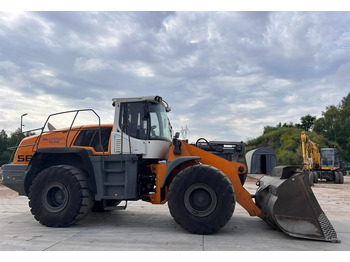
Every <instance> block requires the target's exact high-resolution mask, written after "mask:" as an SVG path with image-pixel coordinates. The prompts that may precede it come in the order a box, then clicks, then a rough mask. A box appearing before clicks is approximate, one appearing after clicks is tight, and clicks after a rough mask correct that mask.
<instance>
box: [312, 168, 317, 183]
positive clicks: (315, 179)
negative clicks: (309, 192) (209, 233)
mask: <svg viewBox="0 0 350 262" xmlns="http://www.w3.org/2000/svg"><path fill="white" fill-rule="evenodd" d="M313 175H314V183H315V184H316V183H318V173H317V172H316V171H314V172H313Z"/></svg>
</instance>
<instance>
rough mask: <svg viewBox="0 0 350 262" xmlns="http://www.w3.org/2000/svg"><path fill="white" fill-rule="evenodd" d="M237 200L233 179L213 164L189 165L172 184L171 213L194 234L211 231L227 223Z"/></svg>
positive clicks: (170, 193) (182, 225)
mask: <svg viewBox="0 0 350 262" xmlns="http://www.w3.org/2000/svg"><path fill="white" fill-rule="evenodd" d="M235 203H236V199H235V193H234V189H233V186H232V184H231V182H230V181H229V179H228V178H227V177H226V175H225V174H223V173H222V172H221V171H220V170H218V169H216V168H214V167H212V166H207V165H194V166H190V167H187V168H185V169H184V170H182V171H181V172H180V173H179V174H178V175H177V176H176V177H175V178H174V180H173V181H172V183H171V184H170V187H169V192H168V206H169V210H170V213H171V215H172V216H173V218H174V220H175V221H176V222H177V223H178V224H179V225H180V226H181V227H182V228H184V229H185V230H187V231H189V232H191V233H194V234H212V233H215V232H216V231H218V230H219V229H220V228H221V227H223V226H224V225H226V223H227V222H228V221H229V220H230V219H231V217H232V214H233V211H234V208H235Z"/></svg>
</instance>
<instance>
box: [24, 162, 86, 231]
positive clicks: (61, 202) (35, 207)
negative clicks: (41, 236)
mask: <svg viewBox="0 0 350 262" xmlns="http://www.w3.org/2000/svg"><path fill="white" fill-rule="evenodd" d="M28 197H29V206H30V207H31V212H32V214H33V215H34V217H35V219H36V220H37V221H39V222H40V223H41V224H43V225H45V226H48V227H67V226H70V225H72V224H74V223H75V222H77V221H79V220H81V219H83V218H84V217H85V216H86V215H87V214H88V212H90V210H91V207H92V203H93V199H92V198H93V197H92V193H91V191H90V190H89V188H88V184H87V178H86V175H85V174H84V172H82V171H81V170H80V169H78V168H76V167H73V166H66V165H60V166H52V167H49V168H47V169H44V170H43V171H42V172H40V173H39V174H38V175H37V177H36V178H35V179H34V181H33V184H32V186H31V187H30V190H29V196H28Z"/></svg>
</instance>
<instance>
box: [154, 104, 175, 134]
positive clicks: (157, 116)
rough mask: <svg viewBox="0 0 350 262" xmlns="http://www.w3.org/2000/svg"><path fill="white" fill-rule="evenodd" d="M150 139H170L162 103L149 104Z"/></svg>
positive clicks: (168, 126) (167, 121)
mask: <svg viewBox="0 0 350 262" xmlns="http://www.w3.org/2000/svg"><path fill="white" fill-rule="evenodd" d="M149 109H150V118H151V128H150V139H157V140H169V141H171V130H170V125H169V119H168V116H167V113H166V111H165V107H164V106H163V105H162V104H153V103H152V104H150V105H149Z"/></svg>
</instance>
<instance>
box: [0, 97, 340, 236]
mask: <svg viewBox="0 0 350 262" xmlns="http://www.w3.org/2000/svg"><path fill="white" fill-rule="evenodd" d="M113 106H114V108H115V114H114V123H113V124H110V125H102V124H101V122H100V117H99V116H98V115H97V113H96V112H95V111H94V110H93V109H82V110H73V111H67V112H61V113H57V114H52V115H50V116H49V117H48V118H47V120H46V122H45V123H44V125H43V127H41V128H39V129H37V130H39V131H40V134H36V135H33V136H31V137H26V138H24V139H23V140H22V141H20V143H19V144H18V145H17V146H16V147H15V148H13V149H14V155H13V158H12V160H11V161H10V163H9V164H6V165H3V166H2V169H3V184H4V185H6V186H7V187H9V188H12V189H14V190H16V191H17V192H18V193H19V194H20V195H25V196H28V199H29V206H30V210H31V213H32V214H33V215H34V218H35V219H36V220H37V221H39V222H40V223H41V224H43V225H45V226H48V227H67V226H70V225H72V224H74V223H76V222H78V221H80V220H81V219H83V218H84V217H85V216H86V215H87V214H88V213H89V212H90V211H91V210H92V211H104V210H113V209H125V208H126V206H127V205H126V204H125V205H122V204H121V203H127V201H138V200H142V201H147V202H150V203H152V204H165V203H167V204H168V207H169V210H170V214H171V215H172V216H173V218H174V220H175V221H176V222H177V223H178V224H179V225H180V226H181V227H182V228H183V229H185V230H187V231H189V232H191V233H194V234H213V233H215V232H217V231H218V230H219V229H220V228H222V227H223V226H225V224H226V223H227V222H228V221H229V220H230V219H231V217H232V214H233V212H234V209H235V205H236V202H237V203H238V204H240V205H241V206H242V207H243V208H244V209H245V210H246V211H247V212H248V214H249V215H250V216H257V217H260V218H261V219H263V220H264V221H266V222H267V223H268V224H270V225H271V226H272V227H273V228H275V229H279V230H281V231H283V232H285V233H286V234H288V235H290V236H293V237H299V238H306V239H314V240H322V241H328V242H339V240H338V238H337V234H336V232H335V230H334V228H333V226H332V225H331V223H330V221H329V220H328V219H327V217H326V215H325V214H324V212H323V211H322V209H321V207H320V205H319V204H318V202H317V200H316V198H315V196H314V194H313V192H312V190H311V188H310V185H309V183H308V177H307V176H306V175H305V173H304V172H302V171H301V170H299V169H297V167H295V166H279V167H276V168H275V169H274V171H273V174H272V175H271V176H263V177H262V178H261V179H260V180H259V181H258V182H257V191H256V193H255V194H253V195H251V194H250V193H249V192H248V191H247V190H246V189H245V188H244V183H245V180H246V177H247V165H246V162H245V157H244V154H245V152H244V144H243V143H241V142H232V141H207V140H205V139H203V138H201V139H199V140H198V141H197V142H196V143H195V144H190V143H188V141H184V140H180V139H179V135H178V133H177V134H175V135H174V136H173V134H172V127H171V124H170V122H169V119H168V116H167V113H168V112H169V111H170V107H169V105H168V104H167V103H166V102H165V101H164V100H163V99H162V98H161V97H160V96H146V97H137V98H115V99H113ZM86 111H89V112H91V113H92V114H94V115H95V116H96V119H97V121H96V122H97V123H96V124H95V125H80V126H77V125H75V119H76V117H77V116H78V115H79V114H81V113H82V112H86ZM66 113H70V114H71V113H73V114H74V118H73V120H72V122H71V124H70V127H67V128H63V129H55V127H54V126H53V125H52V124H51V123H50V122H49V121H50V119H51V118H52V117H54V116H57V115H62V114H66ZM47 127H48V129H49V130H47ZM32 131H34V130H31V132H32Z"/></svg>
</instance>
